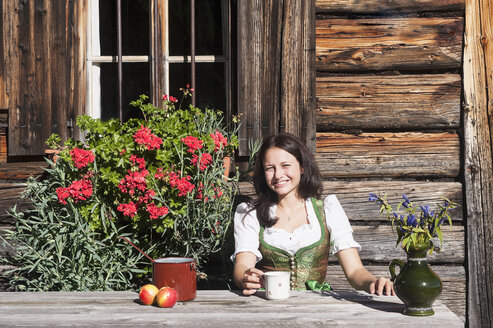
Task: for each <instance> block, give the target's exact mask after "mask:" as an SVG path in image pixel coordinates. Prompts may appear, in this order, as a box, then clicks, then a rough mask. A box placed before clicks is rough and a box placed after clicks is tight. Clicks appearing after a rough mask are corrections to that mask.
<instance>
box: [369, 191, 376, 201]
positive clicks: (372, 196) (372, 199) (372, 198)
mask: <svg viewBox="0 0 493 328" xmlns="http://www.w3.org/2000/svg"><path fill="white" fill-rule="evenodd" d="M368 201H369V202H376V201H378V196H377V195H375V194H373V193H370V198H368Z"/></svg>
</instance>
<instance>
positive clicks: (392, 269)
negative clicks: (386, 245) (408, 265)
mask: <svg viewBox="0 0 493 328" xmlns="http://www.w3.org/2000/svg"><path fill="white" fill-rule="evenodd" d="M396 265H397V266H399V268H400V270H402V268H403V267H404V262H403V261H401V260H398V259H395V260H392V262H390V264H389V271H390V276H391V277H392V278H390V281H392V282H393V281H394V280H395V278H397V275H396V274H395V266H396ZM400 270H399V273H400Z"/></svg>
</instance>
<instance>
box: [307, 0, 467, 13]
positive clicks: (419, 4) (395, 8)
mask: <svg viewBox="0 0 493 328" xmlns="http://www.w3.org/2000/svg"><path fill="white" fill-rule="evenodd" d="M315 6H316V12H317V13H337V14H341V13H351V14H379V15H388V14H396V13H397V14H403V13H419V12H428V11H433V12H447V11H463V10H464V0H440V1H436V0H399V1H395V0H364V1H361V0H316V1H315Z"/></svg>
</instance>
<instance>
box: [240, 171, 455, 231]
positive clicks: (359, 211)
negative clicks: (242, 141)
mask: <svg viewBox="0 0 493 328" xmlns="http://www.w3.org/2000/svg"><path fill="white" fill-rule="evenodd" d="M323 190H324V191H323V193H322V198H325V197H326V196H327V195H328V194H335V195H336V196H337V199H339V202H340V203H341V205H342V207H343V208H344V211H345V212H346V215H347V216H348V218H349V220H350V221H351V222H352V223H355V222H356V221H359V223H357V224H365V223H363V222H368V221H371V222H378V221H379V222H380V223H381V224H387V220H386V218H385V217H383V216H381V215H380V213H379V208H378V207H377V206H376V205H375V204H374V203H370V202H369V201H368V194H369V193H370V192H373V193H381V194H383V193H385V195H387V200H388V201H389V203H390V204H391V205H394V206H393V207H394V208H395V207H396V206H397V204H398V203H399V202H400V201H401V200H402V194H406V195H407V196H408V197H409V199H410V200H411V201H412V202H414V203H416V204H418V203H419V204H425V205H430V207H431V208H434V206H435V204H436V203H441V202H442V197H446V198H448V199H450V200H451V201H454V202H456V203H458V204H459V205H461V207H460V208H457V209H455V210H452V211H451V212H450V215H451V217H452V220H453V221H454V225H455V224H456V225H462V224H463V222H462V221H463V217H462V213H463V206H464V205H463V202H462V184H461V183H458V182H444V181H440V182H428V181H409V180H408V181H398V180H396V181H386V180H378V181H365V180H362V181H324V188H323ZM240 194H241V195H242V196H248V197H254V196H255V190H254V188H253V185H252V184H251V183H248V182H242V183H240Z"/></svg>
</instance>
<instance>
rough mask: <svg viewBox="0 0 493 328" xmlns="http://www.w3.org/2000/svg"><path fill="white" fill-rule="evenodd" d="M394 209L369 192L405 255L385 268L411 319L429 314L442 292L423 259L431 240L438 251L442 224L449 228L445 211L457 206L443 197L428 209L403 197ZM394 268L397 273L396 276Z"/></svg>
mask: <svg viewBox="0 0 493 328" xmlns="http://www.w3.org/2000/svg"><path fill="white" fill-rule="evenodd" d="M402 199H403V200H402V201H401V202H400V203H399V204H398V206H397V208H396V210H395V211H394V210H393V209H392V206H391V205H390V204H389V203H388V202H387V198H386V196H383V197H381V196H379V195H376V194H374V193H370V197H369V201H370V202H375V203H377V204H378V205H380V213H381V214H383V215H386V216H387V219H388V220H389V221H390V222H391V224H392V228H393V229H394V230H395V231H396V232H397V243H396V245H399V244H400V243H401V244H402V248H403V249H404V250H405V252H406V254H407V262H406V263H404V262H403V261H401V260H398V259H395V260H392V262H391V263H390V266H389V269H390V274H391V276H392V281H393V282H394V291H395V293H396V295H397V296H398V297H399V298H400V299H401V300H402V301H403V302H404V304H405V305H406V308H405V310H404V314H407V315H414V316H426V315H433V314H434V311H433V308H432V304H433V302H434V301H435V299H436V298H437V297H438V296H439V295H440V293H441V291H442V286H443V284H442V281H441V279H440V277H438V275H437V274H436V273H435V272H434V271H433V270H432V269H431V268H430V266H429V264H428V262H427V260H426V256H427V254H431V252H433V248H434V243H433V241H434V239H435V240H436V239H438V241H439V243H440V245H439V249H441V248H442V243H443V233H442V230H441V227H442V225H443V224H444V223H445V222H447V223H448V224H449V225H452V220H451V218H450V215H449V211H450V210H451V209H454V208H456V207H457V206H458V204H456V203H453V202H451V201H450V200H448V199H446V198H444V199H443V203H441V204H437V208H436V209H435V210H432V209H431V208H430V207H429V206H428V205H418V204H414V203H412V202H411V201H410V200H409V198H408V197H407V196H406V195H405V194H404V195H402ZM396 266H398V267H399V268H400V272H399V273H398V274H396V272H395V268H396Z"/></svg>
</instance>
